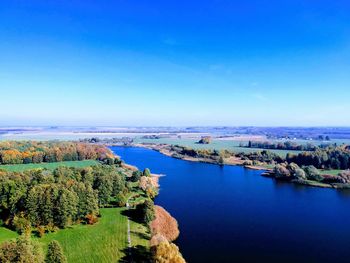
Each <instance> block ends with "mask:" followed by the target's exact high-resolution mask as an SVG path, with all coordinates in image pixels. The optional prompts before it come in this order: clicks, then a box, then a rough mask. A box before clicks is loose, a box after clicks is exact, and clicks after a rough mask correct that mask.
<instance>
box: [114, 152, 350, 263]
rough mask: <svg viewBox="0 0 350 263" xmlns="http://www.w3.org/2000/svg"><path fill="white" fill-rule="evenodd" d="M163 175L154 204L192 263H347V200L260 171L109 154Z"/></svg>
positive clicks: (340, 194) (349, 212)
mask: <svg viewBox="0 0 350 263" xmlns="http://www.w3.org/2000/svg"><path fill="white" fill-rule="evenodd" d="M112 150H113V151H114V152H115V153H117V154H118V155H120V156H121V158H122V159H123V160H125V162H127V163H130V164H133V165H136V166H137V167H138V168H140V169H143V168H146V167H148V168H150V169H151V171H152V172H154V173H162V174H166V176H165V177H162V178H161V180H160V184H161V188H160V194H159V196H158V197H157V198H156V203H157V204H159V205H161V206H163V207H165V208H166V209H167V210H168V211H169V212H170V213H171V214H172V215H173V216H174V217H175V218H176V219H177V220H178V222H179V227H180V237H179V239H178V240H177V242H176V243H177V244H178V245H179V247H180V250H181V252H182V254H183V255H184V257H185V259H186V260H187V262H189V263H204V262H210V263H226V262H227V263H233V262H238V263H240V262H278V263H281V262H284V263H286V262H308V263H309V262H350V257H349V252H350V193H349V192H348V191H337V190H332V189H321V188H312V187H306V186H296V185H293V184H289V183H278V182H276V181H274V180H272V179H270V178H265V177H262V176H260V174H261V171H253V170H247V169H244V168H242V167H239V166H225V167H220V166H217V165H212V164H205V163H194V162H188V161H182V160H178V159H174V158H170V157H167V156H164V155H162V154H160V153H158V152H155V151H152V150H147V149H142V148H124V147H112Z"/></svg>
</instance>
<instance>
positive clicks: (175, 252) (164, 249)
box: [152, 242, 186, 263]
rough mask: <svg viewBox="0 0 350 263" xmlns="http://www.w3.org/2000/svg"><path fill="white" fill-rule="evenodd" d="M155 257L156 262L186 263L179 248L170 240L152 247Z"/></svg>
mask: <svg viewBox="0 0 350 263" xmlns="http://www.w3.org/2000/svg"><path fill="white" fill-rule="evenodd" d="M152 252H153V257H154V260H155V262H156V263H185V262H186V261H185V260H184V258H183V257H182V255H181V253H180V251H179V248H178V247H177V246H176V245H175V244H171V243H169V242H161V243H160V244H159V245H157V246H154V247H152Z"/></svg>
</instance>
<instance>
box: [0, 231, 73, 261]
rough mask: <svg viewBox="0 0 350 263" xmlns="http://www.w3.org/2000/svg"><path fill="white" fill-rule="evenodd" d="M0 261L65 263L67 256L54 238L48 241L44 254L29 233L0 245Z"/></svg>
mask: <svg viewBox="0 0 350 263" xmlns="http://www.w3.org/2000/svg"><path fill="white" fill-rule="evenodd" d="M0 262H4V263H5V262H6V263H7V262H8V263H10V262H11V263H14V262H21V263H34V262H35V263H44V262H45V263H67V258H66V257H65V255H64V254H63V250H62V247H61V245H60V244H59V243H58V242H57V241H56V240H53V241H51V242H50V243H49V245H48V248H47V253H46V256H44V251H43V249H42V246H41V245H40V244H39V242H37V241H34V240H31V239H30V236H29V235H22V236H20V237H18V238H17V239H16V240H15V241H7V242H4V243H3V244H1V245H0Z"/></svg>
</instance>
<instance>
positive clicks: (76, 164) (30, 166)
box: [0, 160, 99, 172]
mask: <svg viewBox="0 0 350 263" xmlns="http://www.w3.org/2000/svg"><path fill="white" fill-rule="evenodd" d="M98 164H99V162H98V161H95V160H84V161H66V162H56V163H30V164H9V165H0V169H4V170H7V171H10V172H21V171H25V170H30V169H36V168H47V169H49V170H54V169H56V168H57V167H59V166H68V167H77V168H82V167H87V166H91V165H98Z"/></svg>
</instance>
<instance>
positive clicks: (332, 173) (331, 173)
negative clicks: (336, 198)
mask: <svg viewBox="0 0 350 263" xmlns="http://www.w3.org/2000/svg"><path fill="white" fill-rule="evenodd" d="M319 171H320V173H321V174H327V175H338V174H340V173H341V172H342V171H343V170H319Z"/></svg>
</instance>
